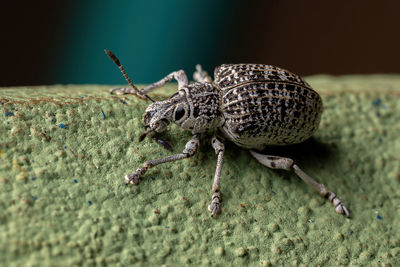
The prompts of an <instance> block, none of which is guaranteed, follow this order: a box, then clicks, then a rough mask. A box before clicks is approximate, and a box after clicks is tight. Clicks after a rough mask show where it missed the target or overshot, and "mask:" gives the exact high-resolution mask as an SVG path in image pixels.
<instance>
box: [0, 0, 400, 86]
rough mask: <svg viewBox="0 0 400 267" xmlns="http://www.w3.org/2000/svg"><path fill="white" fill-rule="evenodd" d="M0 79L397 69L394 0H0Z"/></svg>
mask: <svg viewBox="0 0 400 267" xmlns="http://www.w3.org/2000/svg"><path fill="white" fill-rule="evenodd" d="M1 9H2V12H1V18H0V20H1V29H2V31H1V32H2V40H1V42H0V43H1V48H2V49H1V51H2V57H1V60H2V64H1V70H0V71H1V79H0V86H11V85H37V84H54V83H63V84H68V83H96V84H124V83H125V81H124V79H123V78H122V75H121V74H120V73H119V71H118V69H117V68H116V66H115V65H114V64H113V63H112V62H111V61H110V60H109V59H108V58H107V57H106V55H105V54H104V52H103V49H104V48H107V49H110V50H111V51H113V52H114V53H115V54H116V55H117V56H118V57H119V58H120V60H121V62H122V64H123V65H124V66H125V67H126V69H127V72H128V74H129V75H130V76H132V77H131V78H132V79H133V80H134V82H135V83H150V82H154V81H156V80H158V79H160V78H162V77H164V76H165V75H167V74H168V73H170V72H172V71H174V70H178V69H184V70H185V71H186V72H187V74H188V75H190V77H191V75H192V73H193V71H194V65H195V64H197V63H201V64H202V65H203V67H204V68H205V69H207V70H208V71H209V72H211V73H212V72H213V69H214V67H215V66H217V65H219V64H221V63H242V62H251V63H266V64H273V65H277V66H281V67H284V68H287V69H289V70H291V71H293V72H295V73H297V74H300V75H311V74H318V73H328V74H353V73H362V74H363V73H400V63H399V60H400V55H399V54H400V53H399V50H400V27H399V26H400V14H399V13H400V1H379V2H378V1H369V0H368V1H329V2H328V1H317V0H313V1H239V0H238V1H234V0H231V1H225V0H220V1H213V0H202V1H186V0H164V1H162V0H146V1H139V0H137V1H135V0H132V1H130V0H119V1H101V0H98V1H95V0H86V1H77V0H70V1H54V0H52V1H49V0H44V1H6V2H3V3H2V8H1Z"/></svg>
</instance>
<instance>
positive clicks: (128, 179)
mask: <svg viewBox="0 0 400 267" xmlns="http://www.w3.org/2000/svg"><path fill="white" fill-rule="evenodd" d="M146 171H147V167H143V168H139V169H137V170H136V171H135V172H134V173H130V174H127V175H125V184H126V185H128V184H133V185H138V184H139V178H140V177H141V176H143V175H144V174H145V172H146Z"/></svg>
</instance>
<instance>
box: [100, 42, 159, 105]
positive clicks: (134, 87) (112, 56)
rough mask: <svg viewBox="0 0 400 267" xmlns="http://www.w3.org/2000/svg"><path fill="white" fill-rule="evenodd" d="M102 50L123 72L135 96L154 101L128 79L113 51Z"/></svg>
mask: <svg viewBox="0 0 400 267" xmlns="http://www.w3.org/2000/svg"><path fill="white" fill-rule="evenodd" d="M104 52H106V54H107V56H108V57H109V58H110V59H111V60H112V61H114V63H115V64H116V65H117V66H118V68H119V69H120V70H121V72H122V74H123V75H124V77H125V80H126V81H127V82H128V83H129V85H130V86H131V87H132V88H133V90H135V94H136V96H138V97H140V98H143V97H145V98H147V99H148V100H150V101H151V102H154V100H153V99H151V98H150V97H149V96H148V95H146V94H142V93H141V92H140V90H139V89H138V88H137V87H136V86H135V85H134V84H133V83H132V81H131V79H129V77H128V74H126V71H125V69H124V67H123V66H122V65H121V62H119V59H118V58H117V56H116V55H114V53H113V52H111V51H110V50H108V49H104Z"/></svg>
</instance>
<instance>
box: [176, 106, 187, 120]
mask: <svg viewBox="0 0 400 267" xmlns="http://www.w3.org/2000/svg"><path fill="white" fill-rule="evenodd" d="M184 115H185V109H184V108H183V107H182V106H179V107H178V108H177V109H176V110H175V121H179V120H180V119H182V117H183V116H184Z"/></svg>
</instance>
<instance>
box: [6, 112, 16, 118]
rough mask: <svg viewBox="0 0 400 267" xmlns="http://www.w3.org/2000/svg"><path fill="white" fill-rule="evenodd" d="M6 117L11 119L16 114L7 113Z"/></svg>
mask: <svg viewBox="0 0 400 267" xmlns="http://www.w3.org/2000/svg"><path fill="white" fill-rule="evenodd" d="M5 116H6V117H11V116H14V113H12V112H6V113H5Z"/></svg>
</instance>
